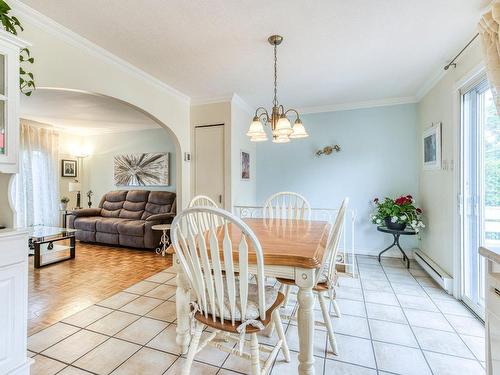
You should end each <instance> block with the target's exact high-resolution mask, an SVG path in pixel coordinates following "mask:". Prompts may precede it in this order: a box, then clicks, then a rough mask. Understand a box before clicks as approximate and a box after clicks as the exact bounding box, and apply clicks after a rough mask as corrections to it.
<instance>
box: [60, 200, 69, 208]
mask: <svg viewBox="0 0 500 375" xmlns="http://www.w3.org/2000/svg"><path fill="white" fill-rule="evenodd" d="M68 202H69V198H68V197H62V198H61V203H60V205H59V206H60V209H61V211H66V210H67V209H68Z"/></svg>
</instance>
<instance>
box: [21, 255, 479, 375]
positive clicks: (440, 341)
mask: <svg viewBox="0 0 500 375" xmlns="http://www.w3.org/2000/svg"><path fill="white" fill-rule="evenodd" d="M357 261H358V265H359V273H360V278H359V279H352V278H341V280H340V286H339V288H338V293H337V296H338V303H339V305H340V308H341V312H342V314H343V315H342V318H340V319H339V318H333V325H334V329H335V331H336V332H337V341H338V344H339V351H340V353H339V355H338V356H335V355H333V354H332V353H331V351H330V349H329V347H328V345H327V336H326V332H325V331H324V329H320V328H318V329H317V331H316V334H315V343H314V355H315V359H316V361H315V367H316V374H317V375H329V374H335V375H337V374H338V375H372V374H373V375H376V374H381V375H382V374H408V375H412V374H416V375H425V374H433V375H447V374H460V375H468V374H471V375H472V374H473V375H480V374H484V362H483V361H484V326H483V324H482V323H481V322H480V321H478V320H477V319H476V318H475V317H474V316H473V315H472V314H471V313H470V312H469V311H468V310H467V309H466V308H465V307H464V306H463V305H462V304H461V303H459V302H457V301H456V300H454V299H453V298H452V297H450V296H449V295H447V294H446V293H444V292H443V291H442V290H441V289H439V288H438V287H437V285H436V284H435V283H434V282H433V281H432V279H430V278H429V277H427V275H426V274H425V272H423V270H421V269H420V268H419V266H418V265H417V264H415V263H413V262H412V265H411V269H410V270H409V271H408V270H406V269H405V268H404V266H403V263H402V262H401V261H400V260H398V259H392V258H388V259H383V260H382V264H379V263H378V261H377V260H376V259H375V258H371V257H363V256H358V257H357ZM174 277H175V274H174V273H173V271H172V270H171V269H168V270H165V271H163V272H161V273H158V274H156V275H154V276H152V277H149V278H148V279H147V280H144V281H141V282H139V283H137V284H135V285H132V286H131V287H129V288H127V289H126V290H124V291H123V292H120V293H117V294H115V295H114V296H111V297H109V298H107V299H105V300H103V301H101V302H100V303H98V304H97V305H95V306H92V307H90V308H87V309H85V310H83V311H81V312H79V313H77V314H75V315H73V316H71V317H69V318H67V319H64V320H63V321H62V322H59V323H56V324H54V325H53V326H51V327H49V328H47V329H45V330H43V331H41V332H38V333H36V334H34V335H33V336H31V337H29V339H28V349H29V350H30V352H29V355H30V356H32V357H33V358H34V359H35V361H36V362H35V364H34V365H33V367H32V372H31V373H32V374H33V375H53V374H60V375H89V374H98V375H107V374H113V375H141V374H144V375H156V374H158V375H161V374H166V375H170V374H180V371H181V368H182V366H183V363H184V358H182V357H181V356H179V354H178V349H177V346H176V344H175V328H176V325H175V287H173V285H175V279H174ZM295 303H296V296H295V295H292V296H291V298H290V304H289V306H288V308H287V310H288V309H291V308H292V307H293V305H294V304H295ZM317 310H318V311H317V317H318V318H320V317H321V314H320V312H319V307H317ZM284 324H285V326H286V327H285V328H286V335H287V338H288V344H289V346H290V349H291V350H292V361H291V362H290V363H285V362H284V361H283V358H282V357H281V355H280V356H279V357H278V359H277V360H276V362H275V363H274V366H273V369H272V372H271V374H273V375H278V374H286V375H291V374H296V373H297V354H298V353H297V350H298V337H297V327H296V322H294V321H285V322H284ZM274 340H276V339H275V338H266V337H262V338H261V342H262V343H263V344H266V343H268V344H269V343H272V342H273V341H274ZM248 367H249V366H248V362H246V361H243V360H241V359H239V358H238V357H235V356H230V355H228V354H226V353H223V352H220V351H218V350H217V349H214V348H206V349H205V350H203V351H202V352H201V353H200V354H199V355H198V356H197V357H196V363H195V365H194V366H193V370H192V374H218V375H234V374H241V373H246V372H247V371H248Z"/></svg>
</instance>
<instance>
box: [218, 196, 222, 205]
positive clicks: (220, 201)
mask: <svg viewBox="0 0 500 375" xmlns="http://www.w3.org/2000/svg"><path fill="white" fill-rule="evenodd" d="M219 203H222V194H219Z"/></svg>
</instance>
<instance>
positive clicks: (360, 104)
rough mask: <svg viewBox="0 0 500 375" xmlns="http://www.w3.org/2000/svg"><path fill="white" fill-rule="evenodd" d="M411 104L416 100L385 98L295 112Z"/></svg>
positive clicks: (411, 98) (307, 108) (304, 112)
mask: <svg viewBox="0 0 500 375" xmlns="http://www.w3.org/2000/svg"><path fill="white" fill-rule="evenodd" d="M411 103H417V98H416V97H414V96H404V97H400V98H387V99H377V100H368V101H362V102H351V103H341V104H331V105H323V106H314V107H303V108H299V109H297V110H298V111H299V112H300V113H303V114H307V113H322V112H337V111H349V110H353V109H363V108H375V107H388V106H392V105H401V104H411Z"/></svg>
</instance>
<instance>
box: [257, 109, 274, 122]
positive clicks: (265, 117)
mask: <svg viewBox="0 0 500 375" xmlns="http://www.w3.org/2000/svg"><path fill="white" fill-rule="evenodd" d="M257 117H258V118H259V120H260V119H261V117H264V120H265V124H264V125H267V123H268V122H270V121H271V120H270V119H269V115H268V114H267V111H266V112H263V113H261V114H260V115H258V116H257Z"/></svg>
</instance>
